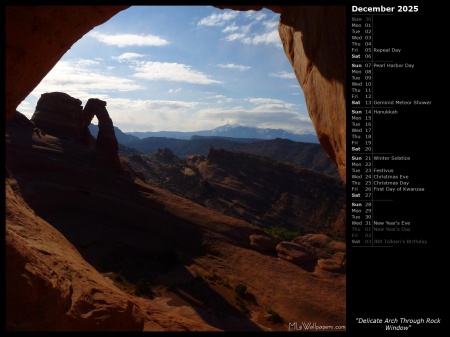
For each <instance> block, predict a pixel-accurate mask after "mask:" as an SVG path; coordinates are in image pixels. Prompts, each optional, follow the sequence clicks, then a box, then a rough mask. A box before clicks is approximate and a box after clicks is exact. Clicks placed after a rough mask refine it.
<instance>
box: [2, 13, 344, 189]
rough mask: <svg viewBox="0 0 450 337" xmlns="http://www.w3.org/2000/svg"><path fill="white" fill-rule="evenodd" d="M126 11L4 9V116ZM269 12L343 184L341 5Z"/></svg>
mask: <svg viewBox="0 0 450 337" xmlns="http://www.w3.org/2000/svg"><path fill="white" fill-rule="evenodd" d="M128 7H129V6H6V16H5V18H6V118H7V119H11V117H12V116H13V114H14V112H15V111H16V108H17V106H18V105H19V104H20V102H22V100H23V99H25V97H26V96H27V95H28V94H29V93H30V92H31V91H32V90H33V88H34V87H36V86H37V84H38V83H39V82H40V81H41V80H42V78H44V77H45V75H46V74H47V73H48V72H49V71H50V70H51V68H52V67H53V66H54V65H55V64H56V63H57V62H58V60H59V59H60V58H61V57H62V55H64V53H65V52H66V51H67V50H68V49H69V48H70V47H71V46H72V45H73V44H74V43H75V42H76V41H77V40H78V39H80V38H81V37H82V36H83V35H84V34H86V33H87V32H89V31H90V30H91V29H93V28H94V27H96V26H98V25H100V24H102V23H104V22H106V21H107V20H108V19H109V18H111V17H112V16H114V15H115V14H117V13H118V12H120V11H122V10H124V9H126V8H128ZM216 7H218V8H231V9H236V10H251V9H253V10H261V8H262V6H216ZM267 8H268V9H271V10H273V11H274V12H277V13H280V14H281V20H280V25H279V33H280V37H281V40H282V41H283V46H284V50H285V52H286V55H287V57H288V59H289V60H290V62H291V64H292V66H293V68H294V71H295V74H296V76H297V79H298V81H299V83H300V85H301V86H302V88H303V91H304V93H305V98H306V102H307V106H308V111H309V114H310V116H311V119H312V121H313V124H314V127H315V128H316V132H317V134H318V136H319V140H320V142H321V144H322V146H323V147H324V148H325V150H326V151H327V153H328V154H329V155H330V157H331V158H332V159H333V160H334V161H335V162H336V164H337V166H338V169H339V172H340V174H341V177H342V179H343V180H344V181H345V161H346V159H345V154H346V151H345V104H346V102H345V7H343V6H337V7H333V6H292V7H290V6H268V7H267Z"/></svg>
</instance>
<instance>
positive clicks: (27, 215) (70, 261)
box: [6, 122, 345, 331]
mask: <svg viewBox="0 0 450 337" xmlns="http://www.w3.org/2000/svg"><path fill="white" fill-rule="evenodd" d="M91 151H92V150H91V149H90V148H88V147H86V145H84V144H80V143H77V142H75V141H72V140H69V139H63V138H57V137H54V136H52V135H50V134H40V135H38V134H37V133H36V132H35V131H34V128H33V126H32V125H30V124H27V123H14V122H8V123H7V125H6V167H7V172H8V175H7V177H6V209H7V212H6V233H7V237H6V242H7V251H6V259H7V272H6V275H7V301H6V313H7V315H6V317H7V328H8V329H9V330H127V331H130V330H139V331H149V330H166V331H168V330H214V329H220V330H227V331H237V330H253V331H257V330H281V331H284V330H287V328H288V326H287V324H286V323H285V322H289V321H296V320H300V319H301V320H311V321H315V322H317V324H322V325H345V274H339V273H337V274H336V273H331V272H328V271H326V270H324V269H322V268H319V266H318V265H314V266H310V267H309V268H307V269H305V268H302V267H301V266H297V265H295V264H292V263H290V262H288V261H284V260H282V259H279V258H278V257H277V256H276V254H275V252H274V253H273V254H272V253H262V252H258V251H255V250H253V249H252V248H251V247H250V236H251V235H252V234H261V233H262V232H261V230H259V229H257V228H255V227H253V226H251V225H250V224H248V223H246V222H243V221H239V220H236V219H233V218H231V217H227V216H224V215H222V214H219V213H216V212H213V211H210V210H208V209H206V208H203V207H201V206H199V205H196V204H194V203H192V202H190V201H188V200H186V199H182V198H180V197H177V196H174V195H172V194H170V193H168V192H165V191H163V190H160V189H157V188H153V187H150V186H148V185H146V184H144V183H142V181H140V180H138V179H132V178H131V177H129V176H126V175H124V174H123V173H121V172H117V171H115V170H107V169H105V167H103V166H99V165H98V164H97V162H96V161H95V158H93V157H92V156H91ZM119 276H120V277H119ZM107 277H108V278H107ZM110 279H111V280H110ZM112 280H114V282H113V281H112ZM143 280H146V281H143ZM143 282H144V284H145V283H146V282H148V284H150V285H151V286H149V287H150V288H151V290H150V291H147V292H146V293H144V295H143V294H142V293H139V292H138V290H139V291H141V290H140V289H141V288H142V287H140V285H142V283H143ZM239 285H244V286H245V287H246V291H241V292H237V291H236V290H235V289H236V288H238V289H242V286H239ZM136 294H139V296H137V295H136ZM42 295H45V296H42ZM270 310H273V311H276V312H277V313H278V314H279V315H280V316H281V317H282V319H283V320H284V323H273V322H271V321H270V317H269V320H268V317H267V315H268V311H269V312H271V311H270Z"/></svg>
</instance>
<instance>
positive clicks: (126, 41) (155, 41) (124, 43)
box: [87, 32, 169, 48]
mask: <svg viewBox="0 0 450 337" xmlns="http://www.w3.org/2000/svg"><path fill="white" fill-rule="evenodd" d="M87 35H88V36H91V37H93V38H94V39H96V40H98V41H100V42H102V43H104V44H107V45H110V46H116V47H119V48H123V47H129V46H157V47H158V46H165V45H167V44H169V41H167V40H165V39H163V38H161V37H159V36H155V35H151V34H148V35H137V34H114V35H108V34H103V33H100V32H90V33H88V34H87Z"/></svg>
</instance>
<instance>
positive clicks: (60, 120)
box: [31, 92, 86, 140]
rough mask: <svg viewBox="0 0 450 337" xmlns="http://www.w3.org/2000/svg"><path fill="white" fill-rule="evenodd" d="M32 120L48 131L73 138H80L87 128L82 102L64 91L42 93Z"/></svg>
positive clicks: (37, 125) (38, 126)
mask: <svg viewBox="0 0 450 337" xmlns="http://www.w3.org/2000/svg"><path fill="white" fill-rule="evenodd" d="M31 121H32V122H33V123H34V125H35V126H36V127H37V128H39V129H41V130H42V131H44V132H46V133H49V134H52V135H56V136H58V137H62V138H65V139H71V140H80V138H81V136H82V134H83V129H84V128H86V125H84V120H83V106H82V102H81V101H80V100H79V99H77V98H74V97H72V96H70V95H68V94H66V93H64V92H51V93H45V94H42V95H41V97H40V98H39V100H38V102H37V104H36V109H35V111H34V114H33V116H32V117H31Z"/></svg>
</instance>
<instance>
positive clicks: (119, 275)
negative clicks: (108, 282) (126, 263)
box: [114, 271, 125, 283]
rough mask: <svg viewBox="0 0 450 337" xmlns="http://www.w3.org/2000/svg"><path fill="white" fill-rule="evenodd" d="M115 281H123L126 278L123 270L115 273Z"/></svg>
mask: <svg viewBox="0 0 450 337" xmlns="http://www.w3.org/2000/svg"><path fill="white" fill-rule="evenodd" d="M114 281H116V282H119V283H123V282H124V281H125V279H124V278H123V275H122V271H119V272H118V273H116V274H115V275H114Z"/></svg>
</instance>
